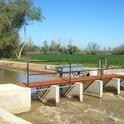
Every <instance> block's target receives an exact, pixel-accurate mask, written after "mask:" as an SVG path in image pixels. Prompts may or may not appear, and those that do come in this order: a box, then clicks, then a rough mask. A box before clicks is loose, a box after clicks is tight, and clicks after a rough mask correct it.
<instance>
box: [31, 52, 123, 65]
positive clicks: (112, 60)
mask: <svg viewBox="0 0 124 124" xmlns="http://www.w3.org/2000/svg"><path fill="white" fill-rule="evenodd" d="M100 57H107V58H108V65H109V66H118V67H124V55H104V54H98V55H84V54H74V55H68V54H58V55H56V54H30V55H29V58H30V60H47V61H48V62H47V63H48V64H63V63H68V62H67V61H68V60H71V62H72V63H82V64H86V65H90V66H96V65H97V64H98V59H99V58H100Z"/></svg>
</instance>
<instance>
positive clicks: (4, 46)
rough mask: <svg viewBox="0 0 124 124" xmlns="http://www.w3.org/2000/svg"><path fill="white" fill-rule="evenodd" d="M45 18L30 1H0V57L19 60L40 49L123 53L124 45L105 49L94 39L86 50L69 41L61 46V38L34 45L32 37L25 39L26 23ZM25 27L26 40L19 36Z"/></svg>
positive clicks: (68, 52) (53, 51) (43, 51)
mask: <svg viewBox="0 0 124 124" xmlns="http://www.w3.org/2000/svg"><path fill="white" fill-rule="evenodd" d="M43 20H44V16H43V15H42V11H41V9H40V8H38V7H35V6H34V5H33V1H32V0H0V57H7V58H8V57H10V58H12V57H13V58H17V59H20V58H21V57H22V55H26V54H27V53H28V52H42V53H44V54H47V53H49V52H50V53H54V54H75V53H85V54H97V53H111V54H124V44H123V45H120V46H118V47H116V48H113V49H111V48H104V49H101V47H100V46H99V45H98V44H97V43H96V42H89V43H88V44H87V47H86V48H85V49H81V48H78V47H77V46H76V45H74V44H72V42H71V41H69V42H68V44H67V45H62V44H61V42H60V41H56V40H52V41H51V44H48V41H47V40H46V41H43V46H41V47H39V46H37V45H35V44H34V43H33V42H32V40H31V38H29V40H27V39H26V26H27V25H29V24H30V22H31V21H40V22H42V21H43ZM22 28H24V34H25V40H21V38H20V36H19V31H20V29H22Z"/></svg>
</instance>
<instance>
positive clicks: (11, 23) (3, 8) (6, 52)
mask: <svg viewBox="0 0 124 124" xmlns="http://www.w3.org/2000/svg"><path fill="white" fill-rule="evenodd" d="M34 20H37V21H42V20H43V16H42V13H41V10H40V9H39V8H36V7H35V6H33V2H32V1H31V0H0V56H4V57H12V56H13V55H15V53H16V55H17V54H18V53H17V51H19V53H21V52H20V50H18V49H19V48H20V47H18V45H19V44H20V43H19V33H18V32H19V30H20V29H21V28H22V27H23V26H24V25H28V24H29V23H30V21H34ZM24 44H25V42H24V43H23V45H22V47H21V48H20V49H21V51H22V48H23V47H24ZM18 56H19V55H18Z"/></svg>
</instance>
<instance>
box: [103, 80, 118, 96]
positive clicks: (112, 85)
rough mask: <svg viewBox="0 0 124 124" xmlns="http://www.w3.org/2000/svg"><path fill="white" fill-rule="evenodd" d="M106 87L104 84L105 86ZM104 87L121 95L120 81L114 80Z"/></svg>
mask: <svg viewBox="0 0 124 124" xmlns="http://www.w3.org/2000/svg"><path fill="white" fill-rule="evenodd" d="M103 85H104V84H103ZM104 87H110V88H114V89H116V90H117V94H120V79H119V78H112V79H111V80H110V81H108V82H107V84H106V85H105V86H104Z"/></svg>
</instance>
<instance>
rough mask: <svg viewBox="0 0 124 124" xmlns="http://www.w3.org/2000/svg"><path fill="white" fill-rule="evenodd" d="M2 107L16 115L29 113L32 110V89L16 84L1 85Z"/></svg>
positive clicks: (0, 104)
mask: <svg viewBox="0 0 124 124" xmlns="http://www.w3.org/2000/svg"><path fill="white" fill-rule="evenodd" d="M0 107H1V108H4V109H6V110H8V111H9V112H11V113H14V114H15V113H21V112H26V111H29V110H30V109H31V89H30V88H27V87H21V86H17V85H14V84H1V85H0Z"/></svg>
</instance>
